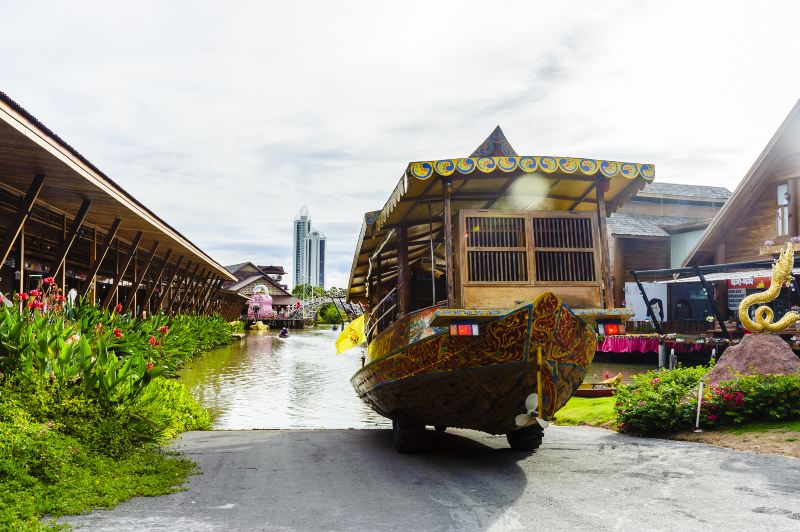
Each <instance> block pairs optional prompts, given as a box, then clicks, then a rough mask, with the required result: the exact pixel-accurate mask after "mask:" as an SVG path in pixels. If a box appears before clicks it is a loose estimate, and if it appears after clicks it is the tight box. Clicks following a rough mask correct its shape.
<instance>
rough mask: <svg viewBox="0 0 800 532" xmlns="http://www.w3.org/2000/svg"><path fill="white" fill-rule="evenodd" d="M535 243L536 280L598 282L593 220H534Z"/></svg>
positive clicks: (556, 218)
mask: <svg viewBox="0 0 800 532" xmlns="http://www.w3.org/2000/svg"><path fill="white" fill-rule="evenodd" d="M533 241H534V263H535V267H536V281H538V282H593V281H596V277H595V257H594V232H593V231H592V219H591V218H589V217H585V218H583V217H580V218H579V217H569V218H567V217H564V218H559V217H546V218H545V217H542V218H536V217H534V218H533Z"/></svg>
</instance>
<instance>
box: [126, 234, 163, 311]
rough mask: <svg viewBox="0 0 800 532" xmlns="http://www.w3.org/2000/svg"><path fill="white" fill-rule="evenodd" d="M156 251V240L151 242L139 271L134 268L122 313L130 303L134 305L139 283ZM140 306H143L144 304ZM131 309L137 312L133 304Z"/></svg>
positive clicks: (142, 279) (128, 307) (129, 306)
mask: <svg viewBox="0 0 800 532" xmlns="http://www.w3.org/2000/svg"><path fill="white" fill-rule="evenodd" d="M156 251H158V240H156V241H155V242H153V246H152V247H151V248H150V253H149V254H148V255H147V258H146V259H145V261H144V266H143V267H142V269H141V271H137V270H134V278H133V284H132V285H131V290H132V292H131V293H130V294H128V297H127V298H126V299H125V303H124V305H123V306H122V312H123V313H125V314H127V313H128V310H129V309H130V308H131V304H133V305H136V293H137V292H138V291H139V285H140V284H142V281H144V278H145V276H146V275H147V272H148V271H149V270H150V265H151V264H152V263H153V257H155V256H156ZM142 306H143V307H144V305H142ZM133 310H134V313H135V314H138V312H136V307H135V306H134V308H133Z"/></svg>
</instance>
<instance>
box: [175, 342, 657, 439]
mask: <svg viewBox="0 0 800 532" xmlns="http://www.w3.org/2000/svg"><path fill="white" fill-rule="evenodd" d="M277 335H278V332H277V331H257V332H248V334H247V336H246V338H245V339H243V340H240V341H237V342H234V343H232V344H230V345H227V346H224V347H221V348H217V349H213V350H211V351H209V352H208V353H205V354H203V355H201V356H200V357H198V358H196V359H194V360H193V361H192V363H191V365H189V366H187V367H185V368H184V369H183V370H182V371H181V374H180V379H181V382H183V383H184V384H186V386H187V387H188V388H189V390H190V391H191V393H192V395H193V396H194V397H195V398H197V399H198V400H199V401H200V402H201V403H202V404H203V406H205V407H206V408H208V409H210V410H211V411H213V412H214V413H215V414H216V419H215V425H214V428H215V429H223V430H224V429H288V428H292V429H297V428H302V429H310V428H329V429H344V428H376V427H378V428H383V427H390V426H391V422H390V421H389V420H387V419H385V418H383V417H381V416H379V415H378V414H376V413H374V412H373V411H372V410H370V409H369V407H367V406H366V405H365V404H364V403H363V402H361V400H360V399H358V397H357V396H356V394H355V391H353V388H352V387H351V386H350V377H351V376H352V375H353V373H355V372H356V370H358V368H359V367H361V359H360V357H361V352H362V351H361V349H360V348H354V349H351V350H349V351H346V352H344V353H343V354H341V355H338V356H337V355H336V349H335V347H334V342H335V341H336V338H337V337H338V335H339V332H338V331H332V330H330V328H328V327H325V328H316V329H305V330H300V331H295V332H293V334H292V335H291V336H290V337H289V338H285V339H283V338H278V336H277ZM650 367H651V366H650V365H643V364H635V363H627V364H619V363H613V362H596V363H595V364H593V365H592V367H590V368H589V374H588V375H587V380H602V378H603V377H604V375H605V373H606V372H608V373H609V374H610V375H611V376H613V375H616V374H617V372H618V371H621V372H622V373H623V375H624V376H626V377H627V376H628V375H630V374H631V373H637V372H641V371H645V370H647V369H650Z"/></svg>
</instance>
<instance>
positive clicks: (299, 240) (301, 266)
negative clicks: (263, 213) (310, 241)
mask: <svg viewBox="0 0 800 532" xmlns="http://www.w3.org/2000/svg"><path fill="white" fill-rule="evenodd" d="M310 231H311V218H309V216H308V207H306V206H305V205H303V208H302V209H300V213H299V214H298V215H297V216H295V217H294V241H293V242H294V264H293V266H294V268H293V272H292V273H293V274H294V275H293V277H292V280H293V281H294V285H295V286H297V285H299V284H305V283H307V282H308V281H307V277H306V237H307V236H308V233H309V232H310Z"/></svg>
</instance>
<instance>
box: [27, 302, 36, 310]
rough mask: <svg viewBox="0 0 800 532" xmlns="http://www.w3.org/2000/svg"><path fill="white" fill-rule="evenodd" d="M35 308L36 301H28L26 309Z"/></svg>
mask: <svg viewBox="0 0 800 532" xmlns="http://www.w3.org/2000/svg"><path fill="white" fill-rule="evenodd" d="M35 306H36V301H33V300H31V301H28V308H33V307H35Z"/></svg>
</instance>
